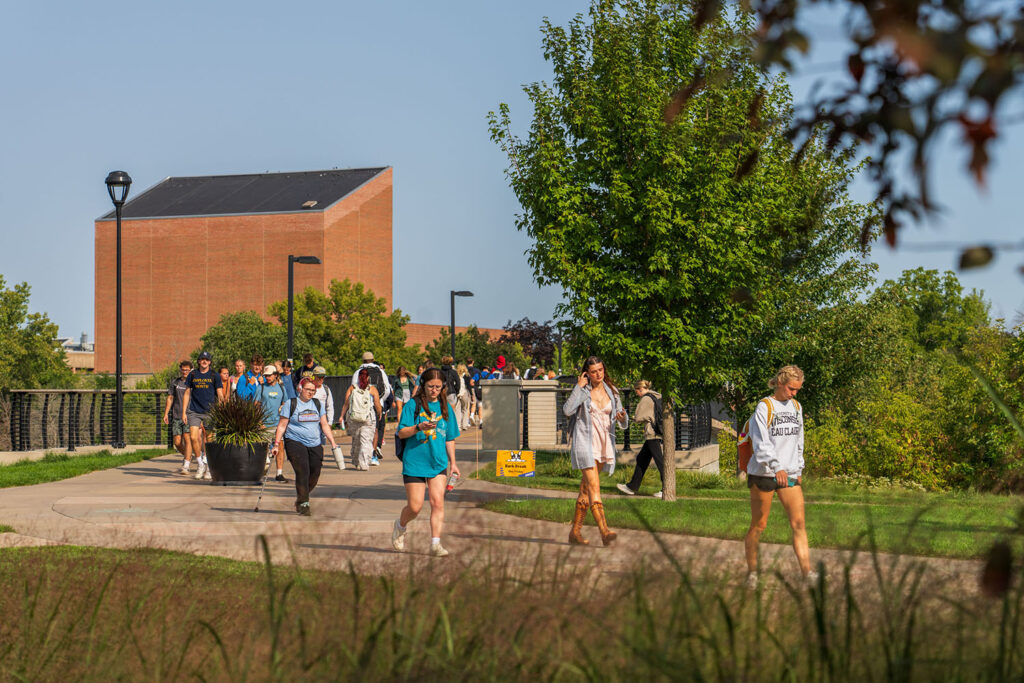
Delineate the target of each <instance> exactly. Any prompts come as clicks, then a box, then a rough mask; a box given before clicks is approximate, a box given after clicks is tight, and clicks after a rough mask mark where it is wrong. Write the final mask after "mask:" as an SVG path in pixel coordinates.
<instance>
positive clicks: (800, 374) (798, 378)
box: [768, 365, 804, 389]
mask: <svg viewBox="0 0 1024 683" xmlns="http://www.w3.org/2000/svg"><path fill="white" fill-rule="evenodd" d="M803 381H804V371H803V370H801V369H800V368H798V367H797V366H795V365H784V366H782V367H781V368H779V371H778V372H776V373H775V377H772V378H771V379H770V380H769V381H768V387H769V388H770V389H774V388H775V387H777V386H779V385H782V384H789V383H790V382H803Z"/></svg>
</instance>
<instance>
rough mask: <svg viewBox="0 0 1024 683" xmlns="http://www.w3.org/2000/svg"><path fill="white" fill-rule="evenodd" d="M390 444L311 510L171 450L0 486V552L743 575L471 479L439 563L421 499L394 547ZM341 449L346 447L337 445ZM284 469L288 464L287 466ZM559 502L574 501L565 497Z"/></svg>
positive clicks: (321, 491)
mask: <svg viewBox="0 0 1024 683" xmlns="http://www.w3.org/2000/svg"><path fill="white" fill-rule="evenodd" d="M478 438H479V431H478V430H470V431H469V432H468V433H467V434H466V435H465V437H464V438H462V439H460V440H459V441H460V449H459V452H458V458H459V462H460V464H461V465H462V467H463V470H464V472H465V471H467V470H471V469H473V467H474V466H475V464H476V450H475V445H476V439H478ZM389 442H390V440H386V443H387V448H386V449H385V455H386V457H385V458H384V460H383V462H382V465H381V466H380V467H372V468H370V470H369V471H367V472H357V471H355V470H354V469H352V468H351V467H349V468H348V469H346V470H344V471H339V470H338V469H337V468H336V467H335V466H334V464H333V461H325V465H327V463H328V462H329V463H330V464H329V465H327V466H325V468H324V473H323V475H322V477H321V479H320V484H319V486H318V487H317V488H316V490H315V491H314V493H313V500H312V509H313V515H314V516H313V517H311V518H305V517H300V516H298V515H296V514H295V512H294V508H293V505H294V495H295V490H294V487H293V485H292V484H280V483H276V482H268V484H267V487H266V491H265V493H264V495H263V500H262V502H261V504H260V511H259V512H254V511H253V507H254V505H255V503H256V497H257V495H258V493H259V487H253V486H245V487H241V486H238V487H235V486H232V487H225V486H217V485H211V484H210V483H209V482H204V481H196V480H194V479H192V478H191V477H187V478H186V477H183V476H181V475H179V474H176V473H175V472H176V470H177V469H178V467H179V465H180V461H179V460H178V458H177V456H173V455H168V456H165V457H160V458H156V459H153V460H149V461H143V462H139V463H135V464H131V465H126V466H123V467H119V468H116V469H110V470H103V471H99V472H93V473H91V474H87V475H83V476H80V477H76V478H74V479H67V480H64V481H59V482H53V483H49V484H39V485H36V486H26V487H20V488H12V489H3V490H0V523H3V524H9V525H11V526H13V527H14V528H15V529H16V530H17V532H18V533H15V534H0V547H3V546H8V547H9V546H22V545H43V544H60V543H68V544H78V545H94V546H105V547H120V548H131V547H140V546H149V547H158V548H166V549H169V550H178V551H184V552H191V553H197V554H211V555H221V556H224V557H230V558H234V559H239V560H259V559H260V554H259V550H258V548H257V537H258V535H260V534H263V535H265V536H266V537H267V538H268V541H269V544H270V547H271V555H272V558H273V559H274V561H275V562H279V563H292V562H295V563H298V564H300V565H302V566H306V567H322V568H332V569H347V568H348V567H349V566H350V565H351V566H353V567H354V568H355V569H356V570H357V571H359V572H362V573H370V574H376V573H382V572H391V571H396V570H400V571H401V570H405V569H408V568H409V566H410V563H413V564H417V563H419V564H424V563H435V562H445V563H448V566H449V567H452V568H460V567H466V566H468V565H470V564H472V563H474V562H477V561H481V560H494V559H498V560H501V561H506V562H510V563H512V564H516V565H520V566H522V567H523V568H524V571H530V570H532V568H533V567H534V566H535V563H536V562H537V561H538V559H539V558H540V559H543V561H544V562H545V563H548V562H549V561H550V564H549V565H548V566H553V565H554V564H556V563H561V564H562V565H563V566H566V567H570V568H594V569H599V570H600V571H612V572H622V571H628V570H629V569H630V568H632V567H633V566H635V565H636V564H637V563H638V562H639V561H641V560H642V561H645V562H647V563H648V564H649V565H651V566H653V567H655V568H658V567H661V568H667V567H668V566H669V560H668V554H670V555H672V556H673V557H674V558H675V559H676V560H678V561H679V562H681V563H682V564H684V565H694V566H695V567H696V566H699V567H713V568H715V570H716V571H717V572H723V571H724V572H728V573H729V574H730V575H733V576H737V577H742V576H743V573H744V563H743V549H742V544H741V543H739V542H737V541H725V540H720V539H705V538H695V537H687V536H678V535H671V534H669V535H665V536H661V537H659V538H657V539H656V538H654V537H652V536H651V535H650V534H647V533H645V532H640V531H629V530H624V531H620V532H619V533H620V537H619V541H618V542H617V543H616V544H615V545H613V546H612V547H610V548H604V547H602V546H601V544H600V539H599V537H598V534H597V531H596V529H594V528H593V527H588V528H587V529H586V530H585V534H586V535H587V536H588V537H589V538H590V539H591V545H590V546H589V547H574V548H573V547H570V546H568V545H567V544H566V536H567V533H568V527H567V526H566V525H564V524H556V523H551V522H542V521H535V520H526V519H521V518H517V517H512V516H508V515H501V514H497V513H492V512H488V511H486V510H483V509H481V508H480V507H479V506H478V503H479V502H480V501H482V500H487V499H490V498H494V497H499V496H500V497H505V496H515V497H517V498H525V497H529V496H550V497H565V496H566V495H567V494H566V493H565V492H557V491H550V492H546V491H538V490H529V491H527V490H524V489H521V488H512V487H508V486H504V485H501V484H494V483H489V482H483V481H479V480H474V479H473V478H472V476H468V477H465V478H464V481H462V482H461V483H460V485H459V486H458V487H457V488H456V490H455V491H454V492H453V493H452V494H450V495H449V499H448V502H447V505H446V515H447V520H446V525H445V533H444V538H445V545H446V546H447V547H448V548H449V549H450V550H451V551H452V555H451V557H449V558H447V559H445V560H435V559H433V558H430V557H429V556H428V555H427V550H428V545H429V535H430V533H429V526H428V522H427V518H426V514H425V513H426V510H427V508H426V506H425V508H424V514H423V515H422V516H421V518H420V519H419V520H417V521H415V522H413V524H412V525H411V527H410V533H409V540H408V542H407V546H408V548H409V552H407V553H404V554H399V553H395V552H394V551H393V550H392V549H391V545H390V534H391V527H392V522H393V521H394V519H395V518H396V517H397V516H398V512H399V510H400V509H401V508H402V506H403V504H404V502H405V491H404V487H403V484H402V477H401V470H400V465H399V463H398V461H397V460H396V459H395V458H394V456H393V455H392V454H391V453H390V450H391V449H390V443H389ZM345 450H346V453H347V452H348V448H347V447H346V448H345ZM286 473H287V476H289V478H291V472H290V470H289V469H286ZM566 504H567V505H571V503H569V501H566ZM762 548H763V551H762V552H763V557H764V558H765V559H766V561H767V562H768V563H769V564H772V563H775V565H776V566H778V567H780V568H781V569H782V570H783V571H785V572H786V573H788V574H791V575H792V574H795V573H796V572H795V560H794V559H793V557H792V552H791V551H790V549H789V548H788V547H787V546H774V545H770V544H764V545H763V546H762ZM812 557H813V559H814V560H815V561H817V560H823V561H825V562H826V563H827V564H828V565H829V566H830V567H831V568H832V569H835V570H838V569H839V568H840V567H841V566H842V564H843V563H845V562H847V561H848V559H849V554H848V553H845V552H840V551H829V550H815V551H813V556H812ZM883 560H884V563H886V564H888V563H893V564H905V563H906V562H907V561H916V560H915V559H914V558H910V559H909V560H908V559H901V558H898V557H896V556H886V557H884V558H883ZM924 562H925V563H926V564H927V566H928V571H929V572H930V573H931V574H932V577H933V579H934V580H940V581H944V580H952V581H955V582H956V583H958V584H961V585H962V586H963V587H970V588H971V590H973V589H974V588H973V587H974V586H975V585H976V576H977V572H978V569H979V564H978V563H977V562H970V561H955V560H925V561H924ZM872 571H873V570H872V566H871V563H870V562H869V561H867V559H866V558H861V559H858V560H856V561H855V562H854V575H855V576H858V577H860V578H861V579H867V578H868V577H870V575H871V573H872Z"/></svg>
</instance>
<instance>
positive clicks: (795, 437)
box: [747, 396, 804, 477]
mask: <svg viewBox="0 0 1024 683" xmlns="http://www.w3.org/2000/svg"><path fill="white" fill-rule="evenodd" d="M768 400H769V401H771V403H772V423H771V425H769V424H768V406H767V405H765V402H764V401H758V403H757V409H756V410H754V417H753V418H752V419H751V420H750V441H751V445H752V446H753V451H754V454H753V456H752V457H751V458H750V463H749V464H748V465H747V474H753V475H756V476H759V477H774V476H775V473H776V472H780V471H782V472H785V473H786V475H787V476H790V477H799V476H800V475H801V474H802V473H803V471H804V414H803V411H802V410H800V409H799V408H798V407H797V403H796V402H795V401H786V402H784V403H783V402H782V401H776V400H775V399H774V398H773V397H771V396H769V397H768Z"/></svg>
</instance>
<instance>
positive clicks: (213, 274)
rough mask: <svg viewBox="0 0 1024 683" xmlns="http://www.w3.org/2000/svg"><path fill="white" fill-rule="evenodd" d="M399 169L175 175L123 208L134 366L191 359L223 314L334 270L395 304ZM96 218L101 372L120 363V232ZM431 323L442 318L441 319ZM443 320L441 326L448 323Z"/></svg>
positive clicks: (324, 282) (128, 335) (126, 352)
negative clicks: (313, 261)
mask: <svg viewBox="0 0 1024 683" xmlns="http://www.w3.org/2000/svg"><path fill="white" fill-rule="evenodd" d="M391 205H392V171H391V168H390V167H382V168H361V169H347V170H333V171H310V172H301V173H264V174H252V175H228V176H199V177H182V178H167V179H166V180H164V181H162V182H160V183H158V184H157V185H155V186H153V187H151V188H150V189H148V190H146V191H145V192H143V193H142V194H139V195H137V196H136V197H135V198H134V199H131V200H130V201H129V202H127V203H126V204H125V205H124V208H123V210H122V225H121V248H122V270H121V276H122V306H123V313H122V316H123V317H122V324H123V335H124V338H123V342H122V343H123V347H122V348H123V363H124V372H126V373H152V372H156V371H159V370H162V369H163V368H165V367H167V366H168V365H170V364H171V363H173V362H174V361H176V360H179V359H181V358H184V357H186V356H187V355H188V354H189V352H191V351H192V350H193V349H194V348H196V346H197V345H198V343H199V338H200V337H201V336H202V335H203V333H205V332H206V330H207V329H209V328H210V327H211V326H212V325H214V324H215V323H216V322H217V321H218V320H219V319H220V316H221V315H223V314H224V313H230V312H233V311H245V310H254V311H258V312H259V313H261V314H263V315H266V310H267V307H268V306H269V305H270V304H271V303H273V302H274V301H279V300H281V299H284V298H285V297H287V295H288V254H294V255H296V256H317V257H319V258H320V260H321V261H322V263H321V264H320V265H297V266H296V267H295V291H297V292H298V291H301V290H302V289H304V288H306V287H309V286H313V287H316V288H317V289H320V290H322V291H325V290H326V289H327V286H328V285H329V284H330V282H331V280H334V279H338V280H341V279H344V278H349V279H350V280H352V281H354V282H362V283H364V284H365V285H366V286H367V287H368V288H369V289H371V290H372V291H373V292H374V293H375V294H377V296H380V297H383V298H384V299H385V300H386V301H387V305H388V308H389V309H390V308H391V306H392V304H393V302H392V298H391V296H392V289H391V278H392V269H391V224H392V206H391ZM115 231H116V223H115V216H114V213H113V212H111V213H109V214H107V215H105V216H103V217H102V218H100V219H98V220H97V221H96V289H95V292H96V310H95V320H96V332H95V334H96V358H95V367H96V371H97V372H113V370H114V345H115V342H114V334H115V325H116V320H115V315H116V308H115V306H116V299H115V287H116V283H115V273H114V268H115V258H116V257H115V254H116V252H115V238H116V233H115ZM432 327H433V326H432ZM438 327H439V326H438Z"/></svg>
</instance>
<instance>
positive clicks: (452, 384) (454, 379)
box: [441, 365, 459, 396]
mask: <svg viewBox="0 0 1024 683" xmlns="http://www.w3.org/2000/svg"><path fill="white" fill-rule="evenodd" d="M441 372H443V373H444V383H445V385H446V386H447V387H448V395H449V396H458V395H459V373H457V372H455V369H454V368H453V367H451V366H450V365H449V366H446V367H443V368H441Z"/></svg>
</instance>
